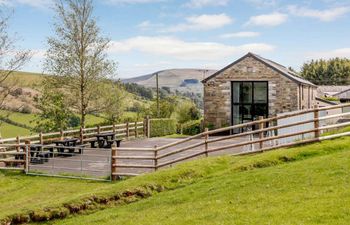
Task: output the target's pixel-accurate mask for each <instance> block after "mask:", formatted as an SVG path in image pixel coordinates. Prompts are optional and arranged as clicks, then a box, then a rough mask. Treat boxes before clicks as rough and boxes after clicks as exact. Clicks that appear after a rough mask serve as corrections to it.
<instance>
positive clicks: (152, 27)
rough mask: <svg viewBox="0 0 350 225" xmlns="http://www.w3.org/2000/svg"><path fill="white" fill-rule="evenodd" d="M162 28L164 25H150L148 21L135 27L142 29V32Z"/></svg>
mask: <svg viewBox="0 0 350 225" xmlns="http://www.w3.org/2000/svg"><path fill="white" fill-rule="evenodd" d="M163 26H164V25H163V24H161V23H152V22H151V21H149V20H145V21H142V22H141V23H139V24H138V25H137V27H138V28H140V29H142V30H149V29H156V28H160V27H163Z"/></svg>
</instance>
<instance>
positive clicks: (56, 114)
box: [34, 85, 79, 132]
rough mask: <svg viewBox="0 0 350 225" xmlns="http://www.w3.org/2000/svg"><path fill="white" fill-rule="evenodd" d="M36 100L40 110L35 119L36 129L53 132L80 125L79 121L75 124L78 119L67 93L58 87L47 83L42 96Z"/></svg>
mask: <svg viewBox="0 0 350 225" xmlns="http://www.w3.org/2000/svg"><path fill="white" fill-rule="evenodd" d="M34 100H35V103H36V107H37V108H38V109H39V110H40V113H39V114H37V116H36V119H35V121H36V126H35V130H36V131H40V132H51V131H57V130H65V129H67V128H68V127H71V126H77V125H79V123H78V124H73V122H74V121H75V120H76V119H75V116H74V114H73V112H72V111H71V110H70V109H69V107H68V104H67V102H66V98H65V95H64V94H63V93H62V92H60V91H58V90H57V89H54V88H52V87H50V86H49V85H46V86H44V88H43V92H42V96H41V97H36V98H35V99H34Z"/></svg>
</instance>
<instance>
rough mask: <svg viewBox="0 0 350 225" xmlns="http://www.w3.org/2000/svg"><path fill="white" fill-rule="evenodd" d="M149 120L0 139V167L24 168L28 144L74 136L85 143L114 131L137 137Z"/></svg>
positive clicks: (145, 132)
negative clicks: (99, 135)
mask: <svg viewBox="0 0 350 225" xmlns="http://www.w3.org/2000/svg"><path fill="white" fill-rule="evenodd" d="M147 124H149V120H148V119H146V120H145V121H143V122H132V123H124V124H116V125H109V126H97V127H92V128H84V129H83V128H80V129H76V130H65V131H63V130H61V131H59V132H52V133H39V134H36V135H31V136H26V137H19V136H17V137H15V138H6V139H0V169H4V170H24V171H26V167H27V165H28V160H27V159H28V157H27V154H28V149H29V148H30V144H43V145H46V144H50V143H52V142H53V141H55V140H60V139H64V138H66V137H76V138H79V139H80V143H81V144H83V143H86V142H87V141H89V140H92V138H93V137H94V136H95V135H96V134H102V133H110V132H113V133H115V134H116V135H115V137H116V138H124V139H127V140H128V139H130V138H138V137H142V136H145V135H147V134H149V131H148V129H150V127H149V125H147Z"/></svg>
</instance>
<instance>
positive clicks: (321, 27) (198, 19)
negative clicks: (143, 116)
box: [0, 0, 350, 78]
mask: <svg viewBox="0 0 350 225" xmlns="http://www.w3.org/2000/svg"><path fill="white" fill-rule="evenodd" d="M0 7H1V8H2V9H3V10H13V12H14V13H13V14H12V17H11V20H10V24H9V25H10V27H9V30H10V34H12V35H14V36H15V37H16V38H17V40H18V41H17V43H16V44H17V46H18V48H19V49H30V50H32V52H33V54H34V55H33V57H32V59H31V61H30V62H28V63H27V64H26V65H25V67H24V68H23V69H22V70H24V71H29V72H43V67H42V64H43V60H44V57H45V51H46V49H47V48H48V45H47V38H48V37H50V36H52V35H53V26H52V25H53V22H54V17H55V12H54V10H53V9H52V2H51V1H50V0H0ZM94 16H95V17H96V19H97V23H98V26H99V27H100V28H101V33H102V35H103V36H105V37H108V38H110V40H111V45H110V48H109V49H108V56H109V58H110V59H112V60H114V61H116V62H117V63H118V69H117V73H118V74H117V76H118V77H119V78H129V77H135V76H139V75H144V74H149V73H153V72H156V71H159V70H163V69H172V68H198V69H199V68H201V69H221V68H223V67H224V66H226V65H227V64H229V63H231V62H233V61H235V60H236V59H238V58H240V57H241V56H243V55H244V54H246V53H248V52H253V53H256V54H259V55H261V56H263V57H265V58H268V59H271V60H274V61H276V62H278V63H280V64H283V65H285V66H291V67H293V68H294V69H296V70H299V69H300V68H301V66H302V64H303V63H304V62H307V61H309V60H311V59H319V58H332V57H349V58H350V29H349V28H350V0H299V1H298V0H294V1H292V0H95V1H94Z"/></svg>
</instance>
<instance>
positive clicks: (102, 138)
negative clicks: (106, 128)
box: [95, 132, 115, 148]
mask: <svg viewBox="0 0 350 225" xmlns="http://www.w3.org/2000/svg"><path fill="white" fill-rule="evenodd" d="M95 137H96V139H97V143H98V147H99V148H106V147H108V146H109V145H111V143H113V142H114V141H115V133H113V132H111V133H102V134H96V135H95Z"/></svg>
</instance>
